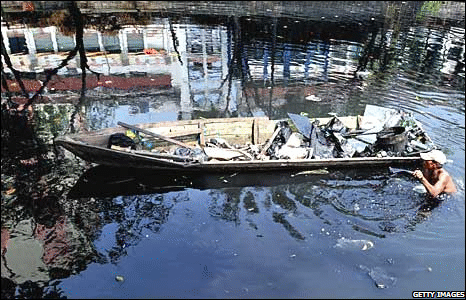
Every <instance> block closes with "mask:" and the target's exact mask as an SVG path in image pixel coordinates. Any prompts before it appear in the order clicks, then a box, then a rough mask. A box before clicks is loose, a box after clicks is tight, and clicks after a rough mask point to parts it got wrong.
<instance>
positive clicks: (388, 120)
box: [269, 105, 435, 159]
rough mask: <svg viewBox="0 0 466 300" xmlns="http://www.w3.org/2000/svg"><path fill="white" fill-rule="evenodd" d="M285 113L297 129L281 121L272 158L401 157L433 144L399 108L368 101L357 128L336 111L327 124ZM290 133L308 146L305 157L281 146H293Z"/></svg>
mask: <svg viewBox="0 0 466 300" xmlns="http://www.w3.org/2000/svg"><path fill="white" fill-rule="evenodd" d="M288 116H289V117H290V119H291V121H292V123H293V125H294V126H295V127H296V129H297V131H298V132H299V133H292V134H289V132H290V131H291V130H288V127H289V124H286V125H283V124H281V125H280V126H283V129H282V131H281V132H280V134H279V135H278V136H277V137H276V138H275V141H274V142H273V143H272V144H273V145H274V146H273V147H271V148H270V149H269V150H271V151H270V153H269V155H270V157H271V159H284V158H311V159H330V158H351V157H401V156H413V155H417V154H419V153H420V152H426V151H429V150H432V149H434V148H435V146H434V144H433V143H432V140H431V139H430V138H429V136H428V135H427V134H426V133H425V131H424V130H423V128H422V125H421V124H420V123H419V122H418V121H416V120H415V118H414V117H413V115H412V114H411V113H406V112H403V111H401V110H395V109H390V108H384V107H379V106H375V105H367V106H366V110H365V112H364V115H363V117H362V118H361V119H362V123H361V124H359V128H360V129H358V130H350V129H349V128H348V127H346V126H345V125H344V123H343V122H342V121H341V120H340V119H339V118H338V117H337V116H336V115H334V116H333V118H331V119H330V121H329V122H328V123H326V124H319V121H318V120H314V121H311V120H310V119H309V118H307V117H303V116H301V115H296V114H291V113H289V114H288ZM285 128H286V129H285ZM293 136H295V137H294V139H295V140H296V139H299V140H300V141H301V143H300V147H299V148H302V149H307V150H308V152H307V157H306V156H303V155H302V154H301V155H299V154H298V153H297V152H296V151H294V152H289V151H285V150H284V149H287V148H290V149H292V148H295V147H293V146H292V145H296V141H295V140H293V141H292V142H291V144H292V145H290V140H291V139H292V138H293Z"/></svg>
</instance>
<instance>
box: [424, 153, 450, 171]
mask: <svg viewBox="0 0 466 300" xmlns="http://www.w3.org/2000/svg"><path fill="white" fill-rule="evenodd" d="M420 155H421V158H422V160H423V161H424V164H426V163H427V164H429V163H430V162H434V163H436V164H438V167H441V166H442V165H443V164H444V163H445V162H446V161H447V158H446V156H445V154H443V152H442V151H440V150H432V151H429V152H426V153H421V154H420Z"/></svg>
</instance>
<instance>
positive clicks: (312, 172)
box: [291, 169, 329, 177]
mask: <svg viewBox="0 0 466 300" xmlns="http://www.w3.org/2000/svg"><path fill="white" fill-rule="evenodd" d="M328 173H329V171H327V170H326V169H316V170H309V171H302V172H298V173H296V174H291V177H295V176H299V175H325V174H328Z"/></svg>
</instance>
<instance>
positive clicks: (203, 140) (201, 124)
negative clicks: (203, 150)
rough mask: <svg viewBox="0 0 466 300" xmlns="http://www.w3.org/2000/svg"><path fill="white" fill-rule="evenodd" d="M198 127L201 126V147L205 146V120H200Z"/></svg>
mask: <svg viewBox="0 0 466 300" xmlns="http://www.w3.org/2000/svg"><path fill="white" fill-rule="evenodd" d="M198 127H199V130H200V135H199V144H200V145H201V147H205V135H204V128H205V127H204V121H199V122H198Z"/></svg>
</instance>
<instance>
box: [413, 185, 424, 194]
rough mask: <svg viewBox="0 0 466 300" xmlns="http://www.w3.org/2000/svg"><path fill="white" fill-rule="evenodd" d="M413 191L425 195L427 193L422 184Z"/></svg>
mask: <svg viewBox="0 0 466 300" xmlns="http://www.w3.org/2000/svg"><path fill="white" fill-rule="evenodd" d="M413 191H415V192H416V193H419V194H423V193H425V192H426V188H425V187H424V186H423V185H422V184H418V185H416V186H415V187H414V188H413Z"/></svg>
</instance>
